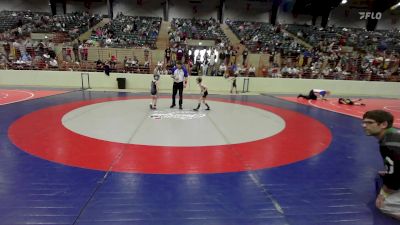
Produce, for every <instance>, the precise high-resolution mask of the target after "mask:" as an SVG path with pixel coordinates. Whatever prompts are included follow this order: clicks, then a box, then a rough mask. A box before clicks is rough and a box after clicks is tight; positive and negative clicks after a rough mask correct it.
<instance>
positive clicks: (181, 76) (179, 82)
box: [170, 61, 188, 109]
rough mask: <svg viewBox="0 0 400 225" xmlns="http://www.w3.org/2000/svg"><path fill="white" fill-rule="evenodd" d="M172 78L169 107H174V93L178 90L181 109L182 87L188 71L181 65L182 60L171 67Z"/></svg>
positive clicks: (185, 82) (185, 81)
mask: <svg viewBox="0 0 400 225" xmlns="http://www.w3.org/2000/svg"><path fill="white" fill-rule="evenodd" d="M171 77H172V79H174V85H173V86H172V104H171V107H170V108H174V107H175V97H176V93H177V92H178V91H179V109H182V102H183V99H182V98H183V97H182V94H183V88H185V87H186V84H187V77H188V72H187V70H186V69H185V68H184V67H182V62H180V61H178V62H177V63H176V66H175V67H174V68H173V69H172V75H171Z"/></svg>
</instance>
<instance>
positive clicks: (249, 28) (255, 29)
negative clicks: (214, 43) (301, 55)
mask: <svg viewBox="0 0 400 225" xmlns="http://www.w3.org/2000/svg"><path fill="white" fill-rule="evenodd" d="M226 23H227V25H228V26H229V27H230V28H231V30H232V31H233V32H234V33H235V34H236V36H237V37H238V38H239V39H240V42H241V43H242V44H243V45H245V46H246V47H247V48H248V49H249V50H250V51H251V52H254V53H260V52H281V54H282V55H284V56H286V55H291V54H293V53H298V52H300V51H303V50H304V49H305V47H304V46H302V45H300V44H299V43H298V42H297V41H296V40H295V39H294V38H292V37H290V36H289V35H288V33H286V32H283V31H282V29H281V26H280V25H278V26H273V25H271V24H269V23H263V22H246V21H231V20H227V21H226Z"/></svg>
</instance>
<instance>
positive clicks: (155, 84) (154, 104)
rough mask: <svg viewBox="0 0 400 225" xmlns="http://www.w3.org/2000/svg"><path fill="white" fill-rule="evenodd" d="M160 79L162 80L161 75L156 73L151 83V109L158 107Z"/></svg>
mask: <svg viewBox="0 0 400 225" xmlns="http://www.w3.org/2000/svg"><path fill="white" fill-rule="evenodd" d="M158 80H160V75H159V74H154V76H153V80H152V81H151V84H150V93H151V97H152V102H151V104H150V109H156V108H157V99H158V95H157V94H158Z"/></svg>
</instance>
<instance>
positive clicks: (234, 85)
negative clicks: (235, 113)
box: [231, 74, 238, 94]
mask: <svg viewBox="0 0 400 225" xmlns="http://www.w3.org/2000/svg"><path fill="white" fill-rule="evenodd" d="M236 77H237V74H233V75H232V78H231V81H232V85H231V93H233V89H235V93H236V94H237V93H238V91H237V87H236Z"/></svg>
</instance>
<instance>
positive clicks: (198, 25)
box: [168, 18, 229, 43]
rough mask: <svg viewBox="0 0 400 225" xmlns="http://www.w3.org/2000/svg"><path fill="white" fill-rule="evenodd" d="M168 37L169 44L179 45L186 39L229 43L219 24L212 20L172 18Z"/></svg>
mask: <svg viewBox="0 0 400 225" xmlns="http://www.w3.org/2000/svg"><path fill="white" fill-rule="evenodd" d="M168 35H169V41H170V43H181V42H185V40H186V39H196V40H215V41H216V42H217V43H220V42H225V43H228V42H229V40H228V38H227V37H226V35H225V33H224V32H223V31H222V29H221V26H220V24H219V22H218V21H217V20H216V19H214V18H210V19H208V20H205V19H195V18H192V19H181V18H174V19H172V21H171V30H170V31H169V32H168Z"/></svg>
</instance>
